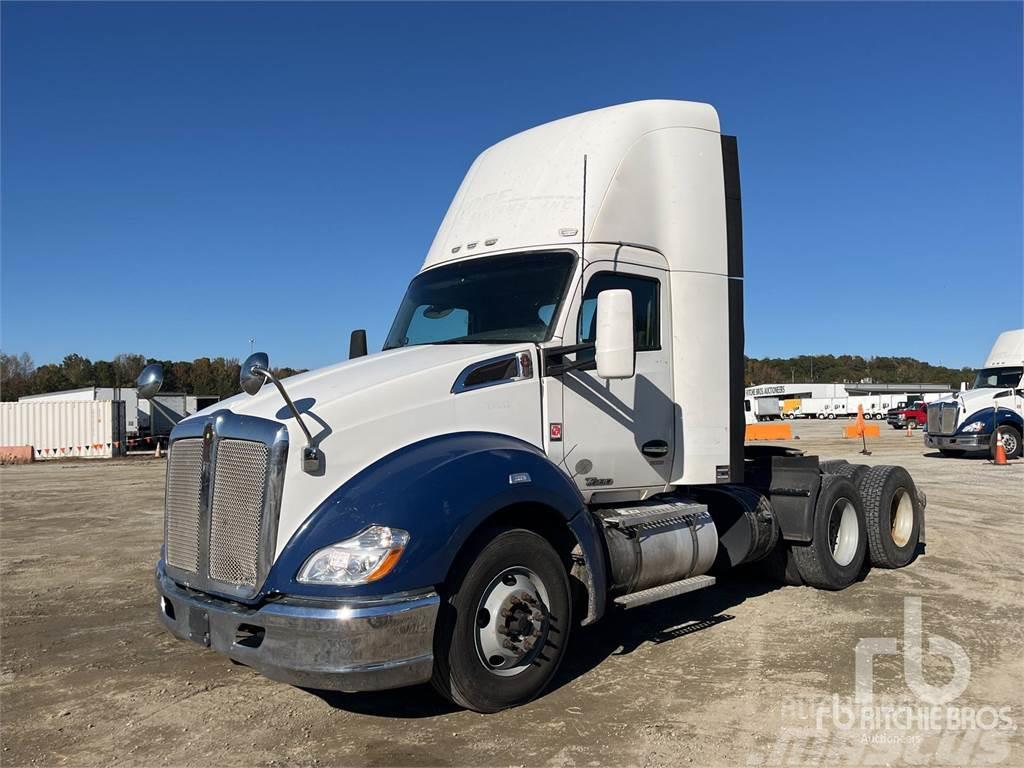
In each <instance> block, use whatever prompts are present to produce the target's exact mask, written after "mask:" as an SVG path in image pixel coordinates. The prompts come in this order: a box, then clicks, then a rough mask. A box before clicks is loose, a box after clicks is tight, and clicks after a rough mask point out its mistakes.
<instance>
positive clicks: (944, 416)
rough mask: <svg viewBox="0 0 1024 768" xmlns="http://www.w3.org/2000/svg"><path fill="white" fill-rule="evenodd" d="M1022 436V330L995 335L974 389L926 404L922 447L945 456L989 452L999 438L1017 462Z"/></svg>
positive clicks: (1023, 394) (1023, 428)
mask: <svg viewBox="0 0 1024 768" xmlns="http://www.w3.org/2000/svg"><path fill="white" fill-rule="evenodd" d="M1022 434H1024V328H1018V329H1016V330H1013V331H1004V332H1003V333H1001V334H999V337H998V338H997V339H996V342H995V344H993V345H992V350H991V351H990V352H989V353H988V357H987V358H985V365H984V367H983V368H982V369H981V370H980V371H978V373H977V375H976V377H975V379H974V385H973V386H972V387H971V388H970V389H968V390H964V391H961V392H956V393H954V394H952V395H950V396H949V397H944V398H942V399H941V400H938V401H936V402H934V403H932V404H931V405H929V406H928V431H927V433H926V434H925V437H924V441H925V445H926V446H928V447H929V448H937V449H938V450H939V451H940V452H941V453H942V454H943V455H944V456H963V455H965V454H977V453H985V454H990V455H991V454H992V453H993V452H994V450H995V445H996V441H997V440H998V439H1000V438H1001V439H1002V441H1003V449H1004V450H1005V451H1006V456H1007V458H1011V459H1012V458H1020V456H1021V452H1022V447H1021V435H1022Z"/></svg>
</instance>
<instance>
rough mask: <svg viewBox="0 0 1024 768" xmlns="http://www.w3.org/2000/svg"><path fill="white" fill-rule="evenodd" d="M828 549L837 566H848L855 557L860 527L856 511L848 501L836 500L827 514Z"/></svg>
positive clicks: (843, 499) (844, 499)
mask: <svg viewBox="0 0 1024 768" xmlns="http://www.w3.org/2000/svg"><path fill="white" fill-rule="evenodd" d="M828 533H829V549H830V550H831V552H832V559H833V560H835V561H836V563H838V564H839V565H849V564H850V563H852V562H853V558H854V557H856V556H857V545H858V544H859V543H860V526H859V525H857V510H856V508H855V507H854V506H853V502H852V501H850V500H849V499H846V498H842V499H836V501H835V503H833V504H832V509H830V510H829V513H828Z"/></svg>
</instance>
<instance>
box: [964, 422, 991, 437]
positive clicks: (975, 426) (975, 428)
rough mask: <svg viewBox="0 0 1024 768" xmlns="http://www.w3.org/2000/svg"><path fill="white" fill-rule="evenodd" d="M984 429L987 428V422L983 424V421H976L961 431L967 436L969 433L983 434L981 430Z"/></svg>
mask: <svg viewBox="0 0 1024 768" xmlns="http://www.w3.org/2000/svg"><path fill="white" fill-rule="evenodd" d="M984 428H985V422H983V421H974V422H971V423H970V424H968V425H967V426H966V427H964V428H963V429H961V430H960V431H961V432H963V433H965V434H966V433H967V432H981V430H983V429H984Z"/></svg>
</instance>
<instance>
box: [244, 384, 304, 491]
mask: <svg viewBox="0 0 1024 768" xmlns="http://www.w3.org/2000/svg"><path fill="white" fill-rule="evenodd" d="M250 370H251V371H252V372H253V373H258V374H259V375H261V376H263V377H264V378H265V379H267V381H269V382H271V383H272V384H273V385H274V386H275V387H277V391H278V392H280V393H281V397H283V398H284V402H285V403H286V404H287V406H288V409H289V410H290V411H291V412H292V415H293V416H294V417H295V421H297V422H298V424H299V428H300V429H302V434H304V435H305V436H306V447H305V448H303V449H302V469H303V471H305V472H309V473H314V472H317V471H318V470H319V469H320V458H321V453H320V449H319V448H317V447H316V446H315V445H313V435H312V434H311V433H310V431H309V428H308V427H307V426H306V422H305V420H303V418H302V414H301V413H299V409H298V408H296V407H295V403H293V402H292V399H291V398H290V397H288V392H287V391H286V390H285V388H284V385H283V384H282V383H281V381H280V380H279V379H278V378H277V376H275V375H274V374H273V373H271V371H270V369H269V368H264V367H263V366H262V365H258V364H256V365H253V366H252V367H251V368H250Z"/></svg>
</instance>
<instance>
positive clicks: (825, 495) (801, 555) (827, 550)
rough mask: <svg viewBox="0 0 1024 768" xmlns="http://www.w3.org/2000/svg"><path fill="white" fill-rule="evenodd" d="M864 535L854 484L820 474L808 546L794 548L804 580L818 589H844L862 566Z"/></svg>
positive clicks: (865, 548)
mask: <svg viewBox="0 0 1024 768" xmlns="http://www.w3.org/2000/svg"><path fill="white" fill-rule="evenodd" d="M866 551H867V532H866V530H865V526H864V513H863V502H862V501H861V498H860V494H859V493H858V492H857V488H856V486H855V485H854V484H853V481H852V480H850V479H848V478H845V477H840V476H839V475H823V476H822V479H821V490H820V492H819V493H818V501H817V503H816V504H815V505H814V522H813V530H812V538H811V543H810V544H805V545H802V546H799V545H798V546H794V547H793V556H794V557H795V558H796V564H797V567H798V568H799V569H800V575H801V576H802V577H803V580H804V581H805V582H806V583H807V584H810V585H811V586H813V587H818V588H819V589H844V588H845V587H848V586H849V585H850V584H852V583H853V580H854V579H856V578H857V575H858V574H859V573H860V569H861V566H862V565H863V564H864V554H865V552H866Z"/></svg>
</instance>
